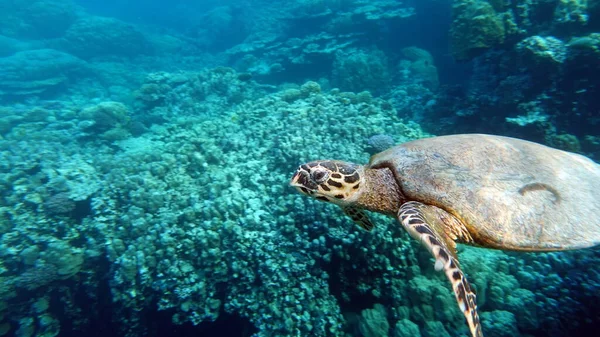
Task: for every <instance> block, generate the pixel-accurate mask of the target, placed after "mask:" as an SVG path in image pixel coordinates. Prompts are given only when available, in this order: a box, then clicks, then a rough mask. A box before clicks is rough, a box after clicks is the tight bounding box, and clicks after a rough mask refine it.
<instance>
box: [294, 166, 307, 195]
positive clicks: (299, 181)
mask: <svg viewBox="0 0 600 337" xmlns="http://www.w3.org/2000/svg"><path fill="white" fill-rule="evenodd" d="M306 175H307V174H306V172H304V171H297V172H296V173H294V176H293V177H292V179H291V180H290V186H292V187H295V188H296V189H297V190H298V192H300V193H302V194H307V195H309V194H310V193H309V191H308V189H307V188H306V181H307V176H306Z"/></svg>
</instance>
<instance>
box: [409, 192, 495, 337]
mask: <svg viewBox="0 0 600 337" xmlns="http://www.w3.org/2000/svg"><path fill="white" fill-rule="evenodd" d="M442 214H444V215H445V216H448V218H450V217H451V215H449V214H448V213H446V212H445V211H443V210H442V209H440V208H437V207H435V206H429V205H425V204H422V203H420V202H415V201H411V202H407V203H405V204H403V205H402V207H400V210H399V211H398V220H400V222H401V223H402V225H403V226H404V228H405V229H406V230H407V231H408V233H409V234H410V236H412V237H413V238H415V239H417V240H419V241H421V243H422V244H423V245H425V247H427V249H428V250H429V252H430V253H431V254H432V255H433V257H434V258H435V270H438V271H439V270H442V269H444V272H445V273H446V276H447V277H448V279H449V280H450V283H452V289H453V290H454V296H455V297H456V301H457V302H458V306H459V308H460V310H462V312H463V314H464V315H465V318H466V319H467V324H468V325H469V329H470V330H471V335H472V336H473V337H483V333H482V332H481V325H480V323H479V315H478V313H477V303H476V301H475V293H474V292H473V290H472V289H471V285H470V284H469V282H468V281H467V278H466V277H465V275H464V273H463V272H462V270H461V269H460V265H459V264H458V259H457V257H456V252H455V246H456V244H455V242H454V241H453V240H452V239H451V238H450V237H449V236H448V234H447V233H448V232H452V231H453V230H452V229H448V228H446V227H447V226H448V223H446V222H444V220H443V219H444V218H443V217H440V215H442Z"/></svg>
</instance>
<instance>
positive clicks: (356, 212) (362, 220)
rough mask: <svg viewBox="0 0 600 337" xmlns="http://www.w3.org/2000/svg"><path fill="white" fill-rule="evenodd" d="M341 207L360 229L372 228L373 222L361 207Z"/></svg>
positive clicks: (367, 229)
mask: <svg viewBox="0 0 600 337" xmlns="http://www.w3.org/2000/svg"><path fill="white" fill-rule="evenodd" d="M342 209H343V210H344V213H346V215H347V216H349V217H350V218H351V219H352V221H354V223H355V224H357V225H358V226H359V227H361V228H362V229H364V230H366V231H371V229H373V223H372V222H371V220H369V217H368V216H367V215H366V214H365V211H363V210H362V209H360V208H356V207H351V206H344V207H342Z"/></svg>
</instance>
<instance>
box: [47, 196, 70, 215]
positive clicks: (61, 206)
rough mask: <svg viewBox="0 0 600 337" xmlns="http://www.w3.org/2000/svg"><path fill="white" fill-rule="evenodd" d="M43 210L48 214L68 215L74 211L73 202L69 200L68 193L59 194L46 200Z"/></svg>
mask: <svg viewBox="0 0 600 337" xmlns="http://www.w3.org/2000/svg"><path fill="white" fill-rule="evenodd" d="M44 208H45V209H46V211H47V212H48V213H49V214H53V215H68V214H69V213H71V212H73V211H74V210H75V201H73V200H71V198H70V197H69V193H67V192H61V193H57V194H54V195H52V196H51V197H50V198H49V199H48V200H46V202H44Z"/></svg>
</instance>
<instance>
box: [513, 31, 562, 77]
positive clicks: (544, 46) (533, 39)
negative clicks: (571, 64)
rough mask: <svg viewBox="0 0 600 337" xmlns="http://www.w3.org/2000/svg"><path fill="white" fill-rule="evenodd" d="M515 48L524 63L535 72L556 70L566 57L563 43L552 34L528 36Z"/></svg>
mask: <svg viewBox="0 0 600 337" xmlns="http://www.w3.org/2000/svg"><path fill="white" fill-rule="evenodd" d="M516 50H517V51H518V52H519V53H520V54H521V57H522V58H523V59H524V61H525V63H526V64H527V65H529V67H530V68H531V69H533V70H534V71H535V70H537V72H548V71H549V70H554V71H556V69H557V67H558V66H560V65H561V64H562V63H563V62H564V61H565V59H566V57H567V48H566V46H565V44H564V43H563V42H562V41H561V40H559V39H557V38H555V37H553V36H546V37H542V36H537V35H536V36H530V37H528V38H526V39H524V40H522V41H521V42H519V43H518V44H517V45H516ZM549 68H550V69H549Z"/></svg>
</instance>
